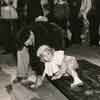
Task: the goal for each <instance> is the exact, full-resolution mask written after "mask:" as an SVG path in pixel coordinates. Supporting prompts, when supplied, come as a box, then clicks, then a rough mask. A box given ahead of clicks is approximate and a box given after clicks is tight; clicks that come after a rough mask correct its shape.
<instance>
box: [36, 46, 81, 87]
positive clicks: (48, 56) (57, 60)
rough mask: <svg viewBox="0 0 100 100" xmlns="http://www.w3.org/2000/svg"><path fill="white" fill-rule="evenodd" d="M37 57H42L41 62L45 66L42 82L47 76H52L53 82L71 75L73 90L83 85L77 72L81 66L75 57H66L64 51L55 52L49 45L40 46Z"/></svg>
mask: <svg viewBox="0 0 100 100" xmlns="http://www.w3.org/2000/svg"><path fill="white" fill-rule="evenodd" d="M37 56H38V57H40V60H41V62H43V63H44V64H45V70H44V72H43V75H42V81H43V80H44V78H45V76H46V74H47V75H48V76H50V77H51V79H52V80H55V79H59V78H61V77H62V76H69V75H71V76H72V78H73V83H72V84H71V88H73V87H76V86H79V85H83V82H82V80H81V79H80V78H79V76H78V74H77V72H76V69H78V68H79V66H78V63H77V60H76V58H75V57H73V56H67V55H65V54H64V51H62V50H59V51H55V50H54V49H53V48H51V47H49V46H48V45H42V46H40V47H39V48H38V50H37Z"/></svg>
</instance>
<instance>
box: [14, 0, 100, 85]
mask: <svg viewBox="0 0 100 100" xmlns="http://www.w3.org/2000/svg"><path fill="white" fill-rule="evenodd" d="M99 5H100V1H99V0H36V1H34V0H18V5H17V11H18V17H19V25H20V26H19V30H18V32H17V34H16V39H15V41H16V50H17V75H16V79H15V80H14V82H20V81H22V82H26V80H27V81H29V80H31V81H32V80H33V79H32V78H33V77H32V75H29V73H30V72H32V70H33V71H35V72H36V74H34V76H36V77H37V76H38V75H39V74H40V75H41V74H42V73H43V71H44V64H43V62H44V63H47V62H48V61H46V60H45V59H44V60H45V61H43V59H42V61H40V59H39V58H38V57H37V55H36V54H37V50H38V48H39V47H40V46H41V45H47V47H48V48H49V49H50V48H54V49H55V50H64V49H65V48H66V47H67V46H70V45H72V44H79V45H81V44H82V39H83V37H82V35H84V34H86V35H87V34H88V35H89V45H90V46H99V24H100V21H99V20H100V19H99V16H100V15H99ZM87 28H88V29H87ZM85 30H88V31H85ZM69 31H70V34H71V35H70V36H71V39H69ZM49 46H50V47H49ZM48 51H50V50H48ZM48 55H49V53H48ZM51 55H52V56H54V55H53V54H52V53H51ZM51 55H49V56H51ZM58 55H59V54H58ZM49 56H47V58H48V57H49ZM65 56H66V55H65ZM39 57H43V56H42V55H39ZM45 57H46V56H45ZM68 58H71V59H70V60H71V63H70V64H69V62H67V61H69V59H68ZM68 58H67V56H66V57H64V58H63V60H64V59H65V60H64V61H63V60H62V62H61V63H62V64H63V63H64V65H65V66H66V65H68V66H69V67H67V68H65V67H63V65H59V64H55V65H54V67H55V70H56V69H57V70H56V72H54V73H53V74H55V75H56V76H55V79H58V78H61V77H62V76H64V75H66V73H67V74H68V75H71V76H72V77H73V79H74V82H73V83H72V84H71V85H72V86H73V85H80V84H81V85H82V84H83V82H82V81H81V80H80V78H79V77H78V75H77V72H76V71H75V70H76V69H77V68H78V64H77V61H76V59H73V58H74V57H68ZM48 59H49V58H48ZM50 59H51V58H50ZM65 61H66V63H65ZM49 63H50V61H49ZM50 64H51V63H50ZM52 64H53V63H52ZM72 65H74V67H73V66H72ZM58 67H61V68H62V69H63V71H62V73H61V71H58V69H59V68H58ZM52 68H53V67H52ZM71 68H72V69H71ZM66 69H67V70H66ZM55 70H54V71H55ZM48 72H49V71H48ZM46 74H48V73H46ZM74 75H75V76H76V77H75V76H74ZM59 76H60V77H59ZM30 77H31V78H30ZM43 77H44V76H43ZM37 78H38V77H37ZM39 79H40V80H41V81H39V82H38V81H36V82H37V84H38V85H37V86H39V85H41V84H42V77H41V78H39ZM77 80H78V81H77ZM33 81H34V80H33ZM36 82H35V85H36ZM33 83H34V82H33ZM32 85H33V86H32V87H34V84H32Z"/></svg>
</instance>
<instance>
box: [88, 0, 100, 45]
mask: <svg viewBox="0 0 100 100" xmlns="http://www.w3.org/2000/svg"><path fill="white" fill-rule="evenodd" d="M91 1H92V7H91V10H90V11H89V13H88V19H89V23H90V26H89V30H90V46H99V25H100V12H99V11H100V0H91Z"/></svg>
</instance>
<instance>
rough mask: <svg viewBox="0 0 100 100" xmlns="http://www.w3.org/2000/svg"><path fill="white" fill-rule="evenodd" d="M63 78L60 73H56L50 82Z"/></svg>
mask: <svg viewBox="0 0 100 100" xmlns="http://www.w3.org/2000/svg"><path fill="white" fill-rule="evenodd" d="M62 76H63V73H62V72H61V71H58V72H57V73H56V74H55V75H54V76H53V77H52V79H51V80H56V79H60V78H61V77H62Z"/></svg>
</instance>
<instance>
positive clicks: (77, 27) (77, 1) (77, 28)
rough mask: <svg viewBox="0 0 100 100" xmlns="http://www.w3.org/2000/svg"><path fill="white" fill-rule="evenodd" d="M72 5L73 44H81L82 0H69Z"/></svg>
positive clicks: (70, 20) (71, 28)
mask: <svg viewBox="0 0 100 100" xmlns="http://www.w3.org/2000/svg"><path fill="white" fill-rule="evenodd" d="M68 3H69V7H70V18H69V22H70V30H71V33H72V40H71V42H72V44H78V45H80V44H81V38H80V35H81V19H80V18H79V17H78V14H79V11H80V6H81V0H68Z"/></svg>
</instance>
